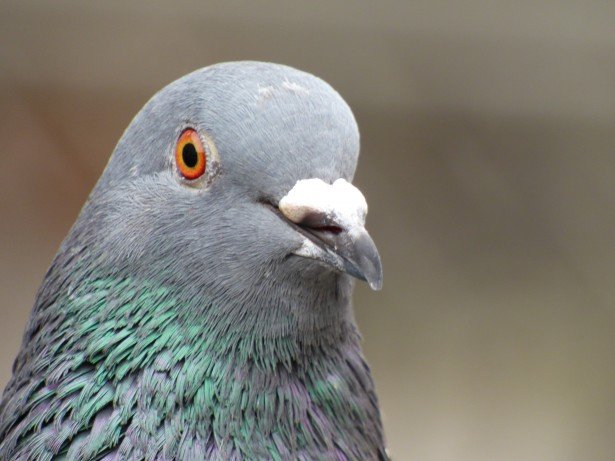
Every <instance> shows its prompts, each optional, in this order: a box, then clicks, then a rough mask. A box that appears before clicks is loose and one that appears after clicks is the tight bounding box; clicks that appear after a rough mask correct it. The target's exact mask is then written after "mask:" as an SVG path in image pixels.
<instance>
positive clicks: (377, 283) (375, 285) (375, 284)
mask: <svg viewBox="0 0 615 461" xmlns="http://www.w3.org/2000/svg"><path fill="white" fill-rule="evenodd" d="M367 283H368V284H369V287H370V288H371V289H372V290H374V291H380V290H382V278H379V279H378V280H371V281H369V282H367Z"/></svg>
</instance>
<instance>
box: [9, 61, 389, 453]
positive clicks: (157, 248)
mask: <svg viewBox="0 0 615 461" xmlns="http://www.w3.org/2000/svg"><path fill="white" fill-rule="evenodd" d="M186 127H191V128H194V129H195V130H197V131H198V132H199V133H200V134H201V136H202V137H203V139H204V142H205V144H206V145H207V148H208V149H209V150H208V154H209V155H208V159H207V160H208V163H207V170H206V174H205V176H204V178H203V179H202V180H199V181H196V182H194V183H188V182H187V181H185V180H182V178H181V177H180V176H179V174H178V171H177V168H176V165H175V163H174V154H173V152H174V149H175V144H176V142H177V139H178V136H179V135H180V133H181V132H182V130H183V129H185V128H186ZM358 154H359V134H358V130H357V125H356V122H355V119H354V117H353V115H352V112H351V110H350V109H349V107H348V106H347V104H346V103H345V102H344V101H343V99H342V98H341V97H340V96H339V95H338V93H337V92H335V90H333V89H332V88H331V87H330V86H329V85H328V84H326V83H325V82H323V81H322V80H320V79H318V78H316V77H314V76H312V75H310V74H307V73H304V72H301V71H298V70H295V69H292V68H290V67H285V66H281V65H275V64H266V63H257V62H239V63H225V64H219V65H215V66H211V67H207V68H204V69H201V70H198V71H196V72H194V73H192V74H189V75H187V76H185V77H183V78H181V79H179V80H177V81H176V82H174V83H172V84H170V85H169V86H167V87H166V88H164V89H163V90H161V91H160V92H159V93H158V94H156V95H155V96H154V97H153V98H152V99H151V100H150V101H149V102H148V103H147V104H146V105H145V107H144V108H143V109H142V110H141V111H140V112H139V113H138V114H137V116H136V117H135V118H134V120H133V121H132V122H131V124H130V125H129V127H128V128H127V130H126V131H125V133H124V134H123V136H122V138H121V139H120V141H119V143H118V145H117V147H116V149H115V151H114V153H113V156H112V158H111V160H110V161H109V164H108V165H107V167H106V169H105V171H104V173H103V175H102V177H101V178H100V180H99V182H98V183H97V185H96V187H95V188H94V190H93V191H92V193H91V195H90V197H89V198H88V201H87V202H86V204H85V206H84V207H83V210H82V211H81V214H80V215H79V218H78V219H77V222H76V223H75V225H74V226H73V228H72V229H71V231H70V233H69V235H68V236H67V237H66V239H65V240H64V242H63V243H62V245H61V247H60V249H59V251H58V254H57V255H56V258H55V259H54V261H53V263H52V266H51V268H50V269H49V271H48V273H47V275H46V277H45V279H44V281H43V284H42V286H41V288H40V290H39V293H38V295H37V298H36V301H35V306H34V309H33V312H32V316H31V318H30V321H29V323H28V327H27V329H26V333H25V335H24V341H23V345H22V349H21V351H20V353H19V355H18V357H17V360H16V362H15V365H14V370H13V371H14V375H13V378H12V379H11V381H10V382H9V384H8V386H7V388H6V389H5V391H4V394H3V397H2V403H1V404H0V440H1V442H0V459H2V460H8V459H11V460H14V459H24V460H26V459H37V460H45V459H48V460H51V459H54V460H55V459H70V460H77V459H79V460H86V459H87V460H90V459H92V460H93V459H105V460H117V459H127V460H138V459H148V460H150V459H151V460H170V459H177V460H180V459H186V460H191V459H195V460H196V459H216V460H217V459H224V460H229V459H230V460H234V459H251V460H252V459H305V460H308V459H335V460H354V459H365V460H371V459H385V452H384V443H383V434H382V428H381V423H380V416H379V411H378V406H377V399H376V396H375V391H374V387H373V383H372V379H371V375H370V372H369V368H368V367H367V365H366V363H365V361H364V359H363V356H362V353H361V349H360V346H359V334H358V331H357V327H356V324H355V321H354V318H353V315H352V309H351V304H350V297H351V290H352V284H353V281H352V279H351V277H350V276H349V275H348V274H347V273H345V272H350V273H353V274H354V275H357V274H359V275H358V276H361V274H362V273H363V272H362V270H363V269H364V268H365V267H367V266H366V264H367V263H366V262H360V263H357V264H358V266H357V264H354V265H353V264H351V263H354V262H356V261H354V260H353V259H352V258H350V260H348V261H350V263H348V261H347V258H346V259H344V261H345V262H344V264H346V263H348V264H350V265H351V266H353V267H354V269H352V270H350V269H349V270H348V271H345V272H344V271H341V270H339V268H333V267H331V266H330V265H327V264H323V260H318V259H311V258H308V257H301V256H297V255H296V251H297V248H298V247H300V246H301V245H302V242H304V240H305V235H304V234H302V233H301V232H298V229H297V226H295V225H290V224H292V223H289V222H288V220H286V219H284V217H283V216H281V215H280V213H279V212H278V210H277V208H276V207H277V204H278V203H279V202H280V200H281V199H282V197H284V196H285V195H286V194H287V193H288V191H289V190H291V189H292V188H293V186H295V184H296V183H297V181H299V180H302V179H307V178H319V179H321V180H323V181H324V182H325V183H328V184H331V183H333V182H334V181H335V180H337V179H338V178H344V179H346V180H347V181H351V180H352V177H353V175H354V170H355V168H356V163H357V158H358ZM299 224H300V226H301V225H302V224H301V223H299ZM328 224H330V223H328V222H327V225H328ZM300 226H299V227H300ZM323 229H324V228H323ZM327 229H329V228H327ZM299 230H301V229H299ZM334 230H335V232H338V231H339V230H338V229H337V228H335V229H334ZM318 232H321V234H323V233H324V231H318ZM318 232H316V233H318ZM310 235H311V234H310ZM323 235H324V234H323ZM341 235H344V232H342V234H341ZM365 235H366V234H365ZM325 237H326V238H331V239H337V238H338V237H336V235H333V234H331V235H329V234H327V236H325ZM310 238H311V237H310ZM325 240H326V239H325ZM336 241H337V240H336ZM318 242H320V240H318ZM327 242H328V240H327ZM361 242H362V243H361V246H360V248H361V251H363V250H365V251H366V252H367V253H369V254H370V261H371V262H372V263H373V264H376V263H374V261H376V259H375V258H376V257H377V253H374V252H375V247H373V244H372V243H370V242H371V240H365V239H364V240H362V241H361ZM366 242H367V243H366ZM351 243H352V242H351ZM325 246H326V245H325ZM333 247H335V245H333V246H331V247H327V248H330V249H331V248H333ZM328 251H329V250H328ZM340 251H341V250H340ZM335 252H338V249H337V248H335ZM335 252H333V250H331V251H329V253H331V254H333V253H335ZM370 252H371V253H370ZM340 254H342V253H340ZM345 254H346V253H343V254H342V256H344V255H345ZM348 254H351V253H348ZM352 254H354V253H352ZM374 255H375V256H374ZM373 264H372V265H373ZM355 266H356V267H359V269H356V267H355ZM376 266H377V267H376V268H375V269H374V267H372V268H371V269H370V270H371V271H372V272H373V273H377V272H378V271H379V270H380V269H379V260H378V261H377V264H376ZM370 267H371V266H370ZM366 270H367V269H366ZM353 271H355V272H353ZM357 271H358V272H357ZM366 277H367V278H369V277H377V276H373V275H372V276H366ZM370 283H371V282H370Z"/></svg>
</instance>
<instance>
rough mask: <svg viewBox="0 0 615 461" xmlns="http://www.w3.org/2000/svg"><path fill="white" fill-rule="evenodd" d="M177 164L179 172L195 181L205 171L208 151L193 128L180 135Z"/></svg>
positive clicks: (177, 145) (185, 177) (176, 153)
mask: <svg viewBox="0 0 615 461" xmlns="http://www.w3.org/2000/svg"><path fill="white" fill-rule="evenodd" d="M175 164H176V165H177V170H178V172H179V174H180V175H181V176H182V177H183V178H184V179H187V180H188V181H194V180H195V179H198V178H200V177H201V176H203V174H204V173H205V169H206V167H207V152H206V151H205V148H204V147H203V143H202V142H201V138H200V137H199V134H198V133H197V132H196V130H194V129H193V128H186V129H185V130H184V131H182V132H181V134H180V135H179V138H178V139H177V144H176V145H175Z"/></svg>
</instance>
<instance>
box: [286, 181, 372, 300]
mask: <svg viewBox="0 0 615 461" xmlns="http://www.w3.org/2000/svg"><path fill="white" fill-rule="evenodd" d="M279 210H280V211H281V212H282V214H283V215H284V217H285V218H287V219H288V220H289V221H290V222H292V223H293V224H295V227H296V229H297V230H298V231H299V232H300V233H301V234H302V235H303V236H304V237H305V240H304V242H303V244H302V245H301V247H300V248H298V249H297V250H296V251H295V254H296V255H299V256H304V257H308V258H312V259H316V260H320V261H322V262H324V263H325V264H327V265H329V266H332V267H334V268H336V269H337V270H339V271H341V272H345V273H347V274H349V275H352V276H353V277H356V278H358V279H360V280H364V281H366V282H367V283H368V284H369V286H370V287H371V288H372V289H373V290H380V289H381V288H382V264H381V262H380V255H379V254H378V250H377V248H376V245H375V244H374V241H373V240H372V238H371V237H370V235H369V234H368V233H367V231H366V230H365V216H366V214H367V203H366V202H365V198H364V197H363V195H362V194H361V192H360V191H359V190H358V189H357V188H356V187H354V186H353V185H352V184H350V183H348V182H347V181H345V180H343V179H338V180H337V181H335V182H334V183H333V184H332V185H331V184H327V183H325V182H324V181H322V180H320V179H308V180H302V181H298V182H297V184H296V185H295V187H293V189H291V191H290V192H289V193H288V194H287V195H286V196H285V197H284V198H283V199H282V200H280V203H279Z"/></svg>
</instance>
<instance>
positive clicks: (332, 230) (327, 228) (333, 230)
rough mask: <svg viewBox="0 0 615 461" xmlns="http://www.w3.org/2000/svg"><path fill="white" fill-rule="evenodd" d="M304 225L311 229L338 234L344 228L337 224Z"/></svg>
mask: <svg viewBox="0 0 615 461" xmlns="http://www.w3.org/2000/svg"><path fill="white" fill-rule="evenodd" d="M305 227H307V228H308V229H310V230H313V231H317V232H326V233H330V234H334V235H337V234H340V233H341V232H342V231H343V230H344V229H342V228H341V227H339V226H314V227H310V226H305Z"/></svg>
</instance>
